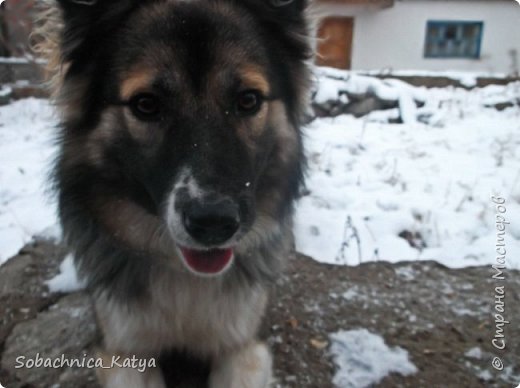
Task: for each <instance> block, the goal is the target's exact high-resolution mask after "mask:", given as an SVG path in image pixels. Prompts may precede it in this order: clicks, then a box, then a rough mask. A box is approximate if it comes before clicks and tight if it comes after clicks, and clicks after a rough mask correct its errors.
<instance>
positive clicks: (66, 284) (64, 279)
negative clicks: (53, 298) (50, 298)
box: [47, 255, 85, 292]
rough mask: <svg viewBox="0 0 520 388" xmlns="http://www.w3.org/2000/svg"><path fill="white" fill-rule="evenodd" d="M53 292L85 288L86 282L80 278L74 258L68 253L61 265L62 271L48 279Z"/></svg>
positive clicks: (48, 284)
mask: <svg viewBox="0 0 520 388" xmlns="http://www.w3.org/2000/svg"><path fill="white" fill-rule="evenodd" d="M47 286H48V287H49V290H50V291H51V292H74V291H78V290H82V289H83V288H85V284H83V282H82V281H81V280H79V278H78V273H77V271H76V266H75V265H74V258H73V256H72V255H67V256H66V257H65V259H64V260H63V262H62V263H61V265H60V273H59V274H58V275H56V276H55V277H54V278H52V279H50V280H48V281H47Z"/></svg>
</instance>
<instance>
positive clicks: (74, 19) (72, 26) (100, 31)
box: [57, 0, 144, 62]
mask: <svg viewBox="0 0 520 388" xmlns="http://www.w3.org/2000/svg"><path fill="white" fill-rule="evenodd" d="M143 1H144V0H143ZM57 2H58V5H59V7H60V9H61V13H62V19H63V30H62V36H61V52H62V57H63V59H64V60H65V61H71V62H74V61H76V60H82V59H85V56H89V55H92V53H93V52H94V51H93V50H94V49H95V45H100V44H102V42H103V40H104V39H106V37H107V35H106V34H107V33H108V32H109V31H110V28H111V26H114V25H116V24H117V23H118V22H119V21H120V20H121V19H122V18H123V17H124V15H126V13H127V12H128V11H129V10H130V9H131V8H132V7H134V6H135V5H136V4H137V3H138V0H57Z"/></svg>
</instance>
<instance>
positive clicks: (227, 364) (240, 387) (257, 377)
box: [209, 342, 272, 388]
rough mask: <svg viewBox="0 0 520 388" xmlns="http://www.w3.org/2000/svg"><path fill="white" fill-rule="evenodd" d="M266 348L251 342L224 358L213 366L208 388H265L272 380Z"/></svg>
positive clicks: (269, 357) (270, 361) (269, 358)
mask: <svg viewBox="0 0 520 388" xmlns="http://www.w3.org/2000/svg"><path fill="white" fill-rule="evenodd" d="M271 367H272V358H271V354H270V353H269V350H268V349H267V346H265V345H264V344H262V343H259V342H253V343H251V344H249V345H247V346H245V347H243V348H242V349H240V350H239V351H237V352H235V353H231V354H229V355H227V356H225V357H224V358H223V359H221V360H217V362H216V363H215V364H214V366H213V370H212V371H211V375H210V383H209V386H210V388H267V387H269V384H270V382H271V378H272V371H271Z"/></svg>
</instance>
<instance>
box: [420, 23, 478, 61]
mask: <svg viewBox="0 0 520 388" xmlns="http://www.w3.org/2000/svg"><path fill="white" fill-rule="evenodd" d="M469 25H473V26H478V28H479V33H478V36H477V37H476V38H475V39H476V41H475V42H473V40H472V41H469V42H470V43H476V44H477V50H476V53H475V54H472V55H467V54H462V55H455V54H433V53H431V52H430V53H429V52H428V46H429V44H430V43H432V42H434V43H438V42H442V41H445V42H446V41H447V40H446V39H442V38H437V39H432V38H431V37H430V36H429V32H430V30H431V29H432V28H434V27H437V28H441V29H446V28H448V27H451V26H455V27H456V28H457V30H459V29H460V28H464V27H465V26H469ZM483 33H484V22H483V21H477V20H428V21H427V22H426V34H425V38H424V50H423V57H424V58H426V59H476V60H478V59H480V54H481V49H482V36H483Z"/></svg>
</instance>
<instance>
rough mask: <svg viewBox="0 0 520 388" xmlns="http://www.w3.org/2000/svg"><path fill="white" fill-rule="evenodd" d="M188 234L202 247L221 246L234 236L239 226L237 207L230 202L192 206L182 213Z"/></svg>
mask: <svg viewBox="0 0 520 388" xmlns="http://www.w3.org/2000/svg"><path fill="white" fill-rule="evenodd" d="M183 222H184V227H185V228H186V231H187V232H188V234H189V235H190V236H191V237H192V238H193V239H195V240H196V241H197V242H199V243H201V244H204V245H218V244H223V243H225V242H226V241H228V240H229V239H231V237H233V236H234V235H235V233H236V232H237V230H238V228H239V226H240V216H239V213H238V206H236V205H234V204H233V203H232V202H231V201H221V202H215V203H212V204H192V205H191V206H189V207H188V209H187V210H186V211H185V212H184V217H183Z"/></svg>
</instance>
